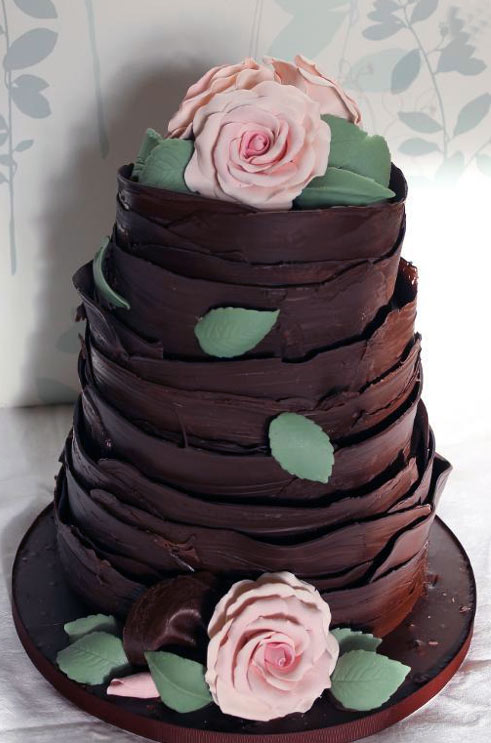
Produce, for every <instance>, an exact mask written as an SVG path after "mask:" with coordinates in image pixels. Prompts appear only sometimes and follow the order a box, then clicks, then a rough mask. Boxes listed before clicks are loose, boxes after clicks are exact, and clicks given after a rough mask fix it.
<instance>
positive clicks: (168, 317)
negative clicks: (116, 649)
mask: <svg viewBox="0 0 491 743" xmlns="http://www.w3.org/2000/svg"><path fill="white" fill-rule="evenodd" d="M406 193H407V191H406V182H405V180H404V176H403V174H402V173H401V171H400V170H399V169H398V168H397V167H396V166H395V165H391V163H390V155H389V152H388V149H387V145H386V143H385V141H384V140H383V139H382V138H381V137H376V136H372V137H370V136H368V135H367V134H366V133H365V132H364V131H363V129H362V128H361V123H360V115H359V111H358V108H357V106H356V103H355V102H354V101H352V100H351V98H349V96H347V95H346V93H344V91H343V90H342V89H341V88H340V87H339V86H338V85H337V84H336V83H335V82H334V81H332V80H330V79H329V78H327V77H326V76H325V75H324V74H323V73H322V72H321V71H320V70H319V69H318V68H317V67H316V66H315V65H314V64H313V63H310V62H308V61H307V60H306V59H305V58H303V57H300V56H299V57H297V59H296V61H295V64H290V63H286V62H282V61H279V60H274V59H270V60H267V64H264V65H263V64H258V63H256V62H254V61H253V60H245V61H244V62H242V63H240V64H237V65H226V66H222V67H219V68H214V69H213V70H210V71H209V72H208V73H206V75H205V76H204V77H203V78H202V79H201V80H200V81H198V83H196V84H195V85H193V86H192V87H191V88H190V90H189V91H188V93H187V95H186V97H185V99H184V101H183V103H182V104H181V107H180V109H179V111H178V112H177V114H176V115H175V116H174V117H173V119H172V120H171V122H170V124H169V134H168V136H166V137H165V138H163V137H161V136H160V135H159V134H157V133H156V132H154V131H153V130H149V131H148V132H147V134H146V136H145V140H144V142H143V145H142V147H141V150H140V153H139V156H138V158H137V159H136V162H135V164H134V165H127V166H124V167H122V168H121V169H120V171H119V174H118V193H117V208H116V221H115V225H114V228H113V231H112V234H111V236H110V238H107V239H106V240H104V243H103V245H102V247H101V249H100V251H99V253H98V254H97V256H96V258H95V259H94V261H93V262H92V263H90V264H87V265H85V266H83V267H82V268H81V269H80V270H79V271H77V273H76V274H75V277H74V282H75V286H76V288H77V290H78V292H79V294H80V296H81V300H82V304H81V307H80V310H79V315H80V318H84V319H86V320H87V326H86V335H85V339H84V342H83V344H82V351H81V354H80V360H79V374H80V381H81V385H82V393H81V395H80V398H79V400H78V402H77V404H76V407H75V414H74V422H73V430H72V431H71V433H70V435H69V437H68V439H67V442H66V446H65V449H64V452H63V456H62V468H61V472H60V474H59V477H58V479H57V487H56V498H55V512H56V524H57V535H58V548H59V555H60V558H61V562H62V564H63V567H64V569H65V572H66V577H67V580H68V582H69V583H70V585H71V587H72V588H73V590H74V591H76V592H77V593H78V594H79V595H80V596H81V597H82V598H83V600H84V601H85V603H86V604H87V606H88V609H89V610H92V611H94V612H97V613H103V614H105V615H106V614H110V615H113V616H114V617H116V619H117V621H118V622H119V623H120V625H121V626H123V625H124V633H123V645H124V651H125V654H126V656H127V658H128V659H129V661H130V662H131V663H132V665H133V666H134V668H133V673H134V672H135V670H140V671H143V672H144V673H143V674H142V673H140V674H139V676H138V677H137V676H129V679H130V681H129V683H128V689H127V690H126V692H125V691H124V689H125V685H124V677H123V679H119V680H118V681H117V682H113V683H112V684H111V687H112V692H113V693H128V694H129V695H130V696H152V693H151V692H148V688H146V690H144V691H143V692H141V689H142V688H143V687H144V686H145V684H146V685H147V687H148V685H150V686H151V687H152V688H155V685H156V689H157V691H155V693H159V694H160V696H161V698H162V700H163V703H164V704H167V705H168V706H169V707H171V708H172V709H176V710H177V711H178V712H180V713H182V714H183V715H184V714H185V713H186V712H188V711H190V709H197V708H199V706H200V704H195V705H194V706H193V704H192V703H190V704H189V705H188V707H186V706H185V705H184V707H182V708H180V707H179V703H176V702H175V701H174V703H173V701H172V698H171V695H169V694H167V693H166V685H165V678H167V677H168V674H166V673H165V662H166V661H167V662H168V661H169V658H173V659H174V662H176V661H175V659H176V658H177V662H180V661H182V662H183V663H185V662H186V663H190V664H193V665H192V667H193V668H195V669H199V673H201V674H202V684H203V689H202V697H203V699H204V700H205V701H203V704H201V706H203V705H204V704H207V703H209V702H212V701H213V702H215V703H216V704H218V705H219V707H220V709H221V710H222V712H224V713H226V714H231V715H236V716H238V717H248V718H249V719H252V720H266V719H274V718H276V717H281V716H284V715H286V714H289V713H291V712H305V711H306V710H308V709H309V707H310V706H311V705H312V704H313V702H314V701H315V699H316V698H317V697H318V696H320V694H321V693H322V692H323V691H324V690H325V689H327V688H329V687H330V685H331V684H330V677H331V676H332V677H333V679H334V676H335V674H336V670H335V666H336V663H337V662H338V656H339V648H340V647H341V651H342V650H343V647H342V639H343V637H344V635H343V632H344V633H347V632H349V633H351V635H352V636H353V637H354V636H355V633H357V634H358V633H359V632H360V631H362V632H363V633H364V635H363V636H364V637H365V638H366V637H371V635H372V634H373V635H375V636H377V637H379V638H381V637H383V636H384V635H386V634H387V633H389V632H391V631H392V630H393V629H394V628H395V627H396V626H397V625H398V624H399V623H401V622H402V620H403V619H404V618H405V617H406V616H407V614H408V613H409V612H410V611H411V609H412V607H413V606H414V604H415V602H416V601H417V600H418V598H419V597H420V596H421V594H422V592H423V591H424V586H425V570H426V557H427V546H428V536H429V531H430V528H431V525H432V522H433V519H434V516H435V509H436V506H437V503H438V498H439V495H440V492H441V490H442V487H443V485H444V482H445V479H446V477H447V475H448V472H449V468H450V466H449V464H448V462H446V461H445V460H444V459H443V458H442V457H440V456H439V455H438V454H436V452H435V442H434V437H433V433H432V431H431V429H430V427H429V424H428V418H427V414H426V409H425V406H424V404H423V402H422V400H421V387H422V369H421V359H420V337H419V335H418V334H417V333H415V327H414V323H415V315H416V295H417V273H416V269H415V268H414V267H413V266H412V265H411V264H410V263H407V262H406V261H405V260H404V259H403V258H401V248H402V244H403V239H404V231H405V211H404V205H405V199H406ZM244 581H245V582H244ZM268 607H269V608H268ZM304 614H305V617H304ZM245 615H247V617H246V616H245ZM249 615H250V616H249ZM321 616H322V618H323V619H322V622H323V624H322V627H323V630H321V629H320V627H321V624H319V622H320V619H319V617H321ZM266 618H269V625H271V626H269V625H268V621H266ZM249 622H251V624H249ZM310 622H311V623H312V624H309V623H310ZM241 623H242V624H241ZM306 626H307V629H306ZM235 627H238V629H234V628H235ZM285 627H287V628H288V627H290V628H292V627H294V628H295V629H294V630H292V631H291V632H290V631H286V629H285ZM314 627H315V628H316V629H315V630H314V629H313V628H314ZM329 627H330V629H329ZM333 628H334V629H333ZM336 628H343V629H341V630H339V629H336ZM300 631H301V632H306V633H307V634H306V635H305V636H307V635H308V637H309V638H310V640H309V642H310V643H311V647H310V650H309V651H307V650H304V651H301V650H300V649H299V648H300V645H302V642H303V641H302V642H301V641H300V639H299V638H298V637H297V634H298V633H300ZM234 632H235V634H234ZM265 633H266V634H265ZM295 633H297V634H295ZM316 633H317V634H316ZM369 633H370V634H369ZM99 634H103V633H99ZM88 636H89V637H90V635H88ZM360 636H361V635H360ZM319 637H320V638H321V639H319ZM251 638H253V639H251ZM254 638H256V639H255V640H254ZM292 638H293V639H292ZM372 639H373V640H374V639H375V638H372ZM79 642H80V641H79ZM251 643H252V644H251ZM72 647H73V646H72ZM302 647H304V646H303V645H302ZM63 652H65V651H63ZM356 652H359V653H363V652H367V651H366V649H365V650H357V651H356ZM302 653H303V655H302ZM348 655H350V653H348ZM303 656H305V657H303ZM306 656H308V658H309V661H308V663H307V661H306ZM345 657H347V656H345ZM342 658H343V656H341V660H342ZM341 660H340V661H339V663H340V662H341ZM160 662H161V665H160V666H159V663H160ZM303 663H307V666H306V671H305V673H304V672H303V671H302V673H300V671H299V668H303V666H302V664H303ZM147 665H148V666H150V671H151V672H152V678H150V676H149V674H148V672H147V671H148V669H146V668H145V666H147ZM399 665H401V664H399ZM60 667H61V668H62V670H65V672H67V673H68V675H70V671H69V670H66V669H67V668H69V663H67V662H63V658H61V659H60ZM190 667H191V666H190ZM178 668H180V666H179V665H178ZM402 668H405V667H402ZM162 669H163V671H162ZM159 670H160V671H162V673H159ZM408 671H409V669H407V668H405V670H404V672H403V673H402V674H401V678H400V680H399V683H400V681H402V679H403V678H404V676H405V675H406V674H407V672H408ZM177 673H178V672H177ZM333 673H334V676H333ZM282 674H283V675H282ZM309 674H310V675H309ZM314 676H315V678H316V679H317V680H316V682H315V683H313V681H312V679H313V678H314ZM71 678H76V679H77V675H76V673H74V672H73V671H72V675H71ZM131 679H137V680H136V681H134V682H133V686H132V685H131ZM271 679H273V681H271ZM77 680H85V681H86V682H87V679H82V678H78V679H77ZM138 683H140V684H141V688H140V687H138ZM152 684H153V686H152ZM118 686H119V687H120V689H119V692H118V690H117V687H118ZM111 687H110V689H109V691H110V692H111ZM138 689H140V692H141V693H139V691H138ZM332 692H333V693H334V696H336V698H337V699H338V703H341V704H343V703H344V705H345V706H348V707H349V706H350V705H349V703H348V702H347V701H346V700H344V699H343V697H342V693H341V692H339V693H338V694H336V693H335V688H334V682H333V688H332ZM155 693H154V694H153V695H154V696H155ZM206 695H209V698H207V696H206ZM382 701H383V700H382ZM379 703H381V702H379ZM352 706H353V708H355V709H356V708H358V709H368V708H369V707H367V706H365V707H363V706H358V707H356V705H352Z"/></svg>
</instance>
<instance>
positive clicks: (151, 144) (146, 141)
mask: <svg viewBox="0 0 491 743" xmlns="http://www.w3.org/2000/svg"><path fill="white" fill-rule="evenodd" d="M163 141H164V138H163V137H162V136H161V135H160V134H159V133H158V132H156V131H155V129H147V131H146V132H145V135H144V137H143V141H142V143H141V145H140V149H139V150H138V155H137V156H136V160H135V164H134V165H133V172H132V174H131V175H132V176H133V178H139V177H140V174H141V172H142V169H143V166H144V165H145V163H146V161H147V158H148V156H149V155H150V153H151V152H152V150H154V149H155V147H157V146H158V145H159V144H161V143H162V142H163Z"/></svg>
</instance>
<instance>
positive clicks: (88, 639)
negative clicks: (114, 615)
mask: <svg viewBox="0 0 491 743" xmlns="http://www.w3.org/2000/svg"><path fill="white" fill-rule="evenodd" d="M56 662H57V664H58V667H59V668H60V669H61V670H62V671H63V673H65V674H66V675H67V676H68V678H70V679H72V681H78V682H79V683H80V684H91V685H96V684H102V683H103V682H104V681H106V680H107V678H108V677H109V676H110V675H111V674H112V673H114V672H117V673H120V672H121V671H123V670H124V669H125V668H126V667H127V665H128V659H127V657H126V655H125V652H124V650H123V643H122V642H121V640H120V639H119V637H115V636H114V635H110V634H109V633H107V632H91V633H90V634H88V635H84V636H83V637H81V638H80V640H76V641H75V642H74V643H72V645H69V646H68V647H67V648H64V649H63V650H60V652H59V653H58V655H57V656H56Z"/></svg>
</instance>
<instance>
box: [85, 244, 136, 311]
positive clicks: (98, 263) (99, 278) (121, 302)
mask: <svg viewBox="0 0 491 743" xmlns="http://www.w3.org/2000/svg"><path fill="white" fill-rule="evenodd" d="M108 245H109V238H108V237H105V238H104V240H103V242H102V245H101V247H100V248H99V250H98V251H97V253H96V254H95V258H94V260H93V261H92V272H93V274H94V283H95V285H96V287H97V291H98V292H99V293H100V294H102V296H103V297H104V298H105V299H106V300H107V301H108V302H109V303H110V304H112V305H113V306H114V307H121V308H123V309H125V310H129V309H130V305H129V303H128V302H127V301H126V299H125V298H124V297H122V296H121V295H120V294H118V293H117V292H115V291H114V289H113V288H112V287H111V286H109V284H108V282H107V281H106V278H105V276H104V259H105V257H106V250H107V246H108Z"/></svg>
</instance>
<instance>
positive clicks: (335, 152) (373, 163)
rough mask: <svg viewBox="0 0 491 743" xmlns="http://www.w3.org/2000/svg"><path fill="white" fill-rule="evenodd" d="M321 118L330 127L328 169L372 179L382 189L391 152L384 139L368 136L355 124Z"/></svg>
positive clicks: (384, 184) (388, 171) (334, 118)
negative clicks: (336, 169)
mask: <svg viewBox="0 0 491 743" xmlns="http://www.w3.org/2000/svg"><path fill="white" fill-rule="evenodd" d="M322 119H323V120H324V121H325V122H327V124H329V126H330V128H331V149H330V151H329V166H330V167H333V168H341V169H342V170H349V171H351V172H352V173H358V175H364V176H365V177H366V178H372V179H373V180H374V181H376V182H377V183H380V185H381V186H388V185H389V180H390V151H389V147H388V145H387V142H386V141H385V139H384V138H383V137H381V136H379V135H377V134H376V135H374V136H369V135H368V134H367V133H366V132H364V131H363V129H360V127H359V126H356V124H352V123H351V122H350V121H346V119H342V118H340V117H339V116H331V115H330V114H326V115H324V116H322Z"/></svg>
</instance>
